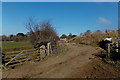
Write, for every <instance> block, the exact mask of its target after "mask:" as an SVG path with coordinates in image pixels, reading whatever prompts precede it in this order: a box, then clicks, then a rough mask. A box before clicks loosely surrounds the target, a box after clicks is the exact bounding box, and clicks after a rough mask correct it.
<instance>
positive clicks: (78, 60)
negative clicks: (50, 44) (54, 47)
mask: <svg viewBox="0 0 120 80" xmlns="http://www.w3.org/2000/svg"><path fill="white" fill-rule="evenodd" d="M68 47H69V48H70V49H69V50H68V51H67V52H63V53H61V54H59V55H57V56H53V57H51V58H49V59H48V60H46V61H43V62H36V63H29V64H26V65H23V66H21V67H18V68H15V69H13V70H9V71H3V78H71V77H72V76H71V74H72V73H75V70H76V69H77V68H81V69H82V68H83V67H84V66H85V65H86V64H88V63H89V61H90V59H89V58H92V57H94V56H92V54H93V53H96V49H95V48H94V47H91V46H87V45H71V44H69V45H68ZM79 72H80V71H79Z"/></svg>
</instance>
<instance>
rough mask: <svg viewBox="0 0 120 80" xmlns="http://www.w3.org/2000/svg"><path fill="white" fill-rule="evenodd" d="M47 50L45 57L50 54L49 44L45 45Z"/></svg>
mask: <svg viewBox="0 0 120 80" xmlns="http://www.w3.org/2000/svg"><path fill="white" fill-rule="evenodd" d="M47 50H48V53H47V55H49V54H50V43H47Z"/></svg>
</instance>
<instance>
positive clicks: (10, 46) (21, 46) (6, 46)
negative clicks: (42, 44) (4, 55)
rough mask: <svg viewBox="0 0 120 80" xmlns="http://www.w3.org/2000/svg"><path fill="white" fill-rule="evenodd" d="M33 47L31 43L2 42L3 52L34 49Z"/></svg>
mask: <svg viewBox="0 0 120 80" xmlns="http://www.w3.org/2000/svg"><path fill="white" fill-rule="evenodd" d="M32 47H33V46H32V45H31V44H30V43H29V42H8V41H4V42H2V50H3V52H4V51H9V50H12V49H28V48H32Z"/></svg>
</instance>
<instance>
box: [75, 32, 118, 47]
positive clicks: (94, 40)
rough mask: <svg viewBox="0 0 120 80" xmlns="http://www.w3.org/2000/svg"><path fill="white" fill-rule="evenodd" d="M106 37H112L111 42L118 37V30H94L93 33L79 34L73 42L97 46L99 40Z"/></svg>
mask: <svg viewBox="0 0 120 80" xmlns="http://www.w3.org/2000/svg"><path fill="white" fill-rule="evenodd" d="M106 37H112V38H113V42H115V41H116V39H117V37H118V31H116V30H111V31H109V32H107V33H105V32H104V33H102V32H94V33H91V34H87V35H84V36H79V37H77V38H76V39H75V40H74V41H73V42H75V43H77V44H86V45H92V46H98V44H99V42H100V41H101V40H103V39H104V38H106Z"/></svg>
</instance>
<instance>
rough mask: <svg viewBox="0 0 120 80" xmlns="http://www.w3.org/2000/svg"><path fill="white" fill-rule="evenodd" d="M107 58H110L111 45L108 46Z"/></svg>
mask: <svg viewBox="0 0 120 80" xmlns="http://www.w3.org/2000/svg"><path fill="white" fill-rule="evenodd" d="M107 57H108V58H110V44H109V43H108V44H107Z"/></svg>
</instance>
